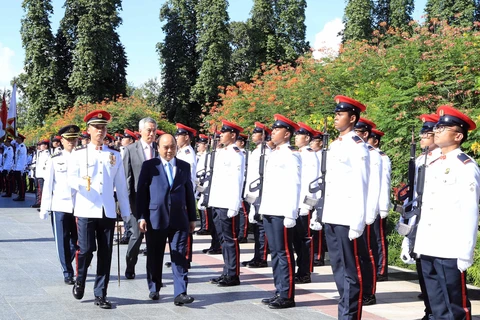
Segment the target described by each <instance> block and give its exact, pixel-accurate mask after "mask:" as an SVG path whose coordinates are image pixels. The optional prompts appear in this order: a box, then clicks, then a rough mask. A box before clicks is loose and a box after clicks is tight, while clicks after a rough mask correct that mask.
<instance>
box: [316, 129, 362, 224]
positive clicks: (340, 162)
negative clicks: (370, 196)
mask: <svg viewBox="0 0 480 320" xmlns="http://www.w3.org/2000/svg"><path fill="white" fill-rule="evenodd" d="M368 152H369V151H368V149H367V147H366V146H365V142H363V140H362V139H361V138H360V137H359V136H357V135H356V134H355V133H354V131H350V132H349V133H347V134H345V135H343V136H340V137H339V138H337V140H335V141H333V142H332V143H331V144H330V147H329V151H328V154H327V173H326V177H325V182H326V186H325V209H324V211H323V217H322V222H324V223H332V224H340V225H344V226H349V227H350V229H353V230H356V231H360V232H362V231H363V229H364V228H365V213H366V209H367V191H368V176H369V169H370V163H369V154H368Z"/></svg>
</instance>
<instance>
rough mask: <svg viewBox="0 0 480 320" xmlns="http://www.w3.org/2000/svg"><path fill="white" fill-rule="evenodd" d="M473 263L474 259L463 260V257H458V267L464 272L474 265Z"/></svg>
mask: <svg viewBox="0 0 480 320" xmlns="http://www.w3.org/2000/svg"><path fill="white" fill-rule="evenodd" d="M472 263H473V261H472V260H463V259H460V258H458V259H457V268H458V270H460V272H464V271H465V270H467V269H468V268H469V267H470V266H471V265H472Z"/></svg>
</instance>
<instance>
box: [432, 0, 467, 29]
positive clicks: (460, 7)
mask: <svg viewBox="0 0 480 320" xmlns="http://www.w3.org/2000/svg"><path fill="white" fill-rule="evenodd" d="M475 11H476V4H475V0H428V1H427V4H426V6H425V13H426V14H427V16H428V19H429V20H432V19H438V20H445V21H447V22H448V24H450V25H456V26H464V27H470V26H471V25H472V23H473V21H474V16H475Z"/></svg>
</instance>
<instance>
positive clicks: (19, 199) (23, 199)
mask: <svg viewBox="0 0 480 320" xmlns="http://www.w3.org/2000/svg"><path fill="white" fill-rule="evenodd" d="M12 200H13V201H25V198H20V197H16V198H15V199H12Z"/></svg>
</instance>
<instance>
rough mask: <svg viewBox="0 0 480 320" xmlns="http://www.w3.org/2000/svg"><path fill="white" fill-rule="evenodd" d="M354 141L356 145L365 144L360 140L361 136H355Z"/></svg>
mask: <svg viewBox="0 0 480 320" xmlns="http://www.w3.org/2000/svg"><path fill="white" fill-rule="evenodd" d="M352 139H353V141H355V143H362V142H363V140H362V138H360V137H359V136H356V135H353V136H352Z"/></svg>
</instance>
